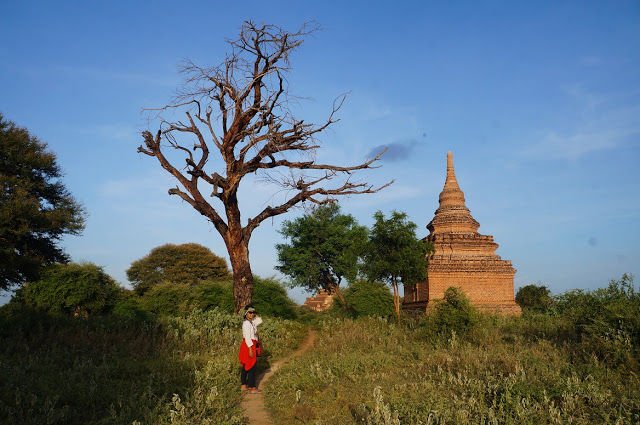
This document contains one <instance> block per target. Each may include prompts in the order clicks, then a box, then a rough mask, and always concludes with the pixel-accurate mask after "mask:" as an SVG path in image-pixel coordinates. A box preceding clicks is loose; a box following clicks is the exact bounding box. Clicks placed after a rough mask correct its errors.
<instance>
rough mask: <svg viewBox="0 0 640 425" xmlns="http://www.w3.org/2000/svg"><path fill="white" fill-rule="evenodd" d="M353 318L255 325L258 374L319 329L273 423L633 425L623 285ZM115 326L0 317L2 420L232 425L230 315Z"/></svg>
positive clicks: (289, 368) (455, 294)
mask: <svg viewBox="0 0 640 425" xmlns="http://www.w3.org/2000/svg"><path fill="white" fill-rule="evenodd" d="M264 300H265V302H266V301H268V300H269V297H265V298H264ZM271 303H272V304H273V306H274V307H277V305H278V302H274V301H271ZM265 308H266V307H265ZM354 315H355V316H357V314H355V312H354V311H352V310H347V311H342V310H338V309H336V310H335V311H333V312H331V313H328V314H320V315H317V314H312V313H310V312H307V313H303V312H298V313H296V316H297V317H298V319H297V320H285V319H277V318H271V317H266V318H265V319H266V320H265V323H264V324H263V325H262V326H261V329H260V330H261V336H262V339H263V341H265V343H266V347H267V349H268V351H269V353H268V354H270V355H271V357H270V360H267V359H266V358H262V359H261V360H260V363H259V367H260V368H261V369H263V370H264V369H265V368H267V367H268V366H269V365H268V363H267V362H268V361H273V360H275V359H277V358H281V357H283V356H285V355H287V354H288V353H290V352H291V351H292V350H294V349H295V348H296V347H297V346H298V345H299V343H300V342H301V340H302V338H303V337H304V336H305V334H306V333H307V331H308V328H309V326H314V327H315V328H317V331H318V340H317V342H316V344H315V346H314V347H313V349H311V350H310V351H308V352H306V353H305V354H304V355H303V356H302V357H298V358H296V359H295V360H293V361H291V362H290V363H289V364H287V365H285V366H284V367H283V368H281V369H280V370H279V371H278V373H276V374H275V375H274V376H273V378H272V379H271V380H270V381H269V382H268V383H267V384H266V385H265V388H263V390H264V393H263V394H264V396H265V398H266V403H267V406H268V408H269V410H270V411H271V414H272V417H273V419H274V423H275V424H277V425H289V424H318V425H320V424H336V425H342V424H367V425H381V424H384V425H390V424H411V425H419V424H639V423H640V378H639V374H640V293H638V292H637V291H636V290H635V287H634V286H633V281H632V279H631V278H630V277H629V276H627V275H624V276H623V278H622V279H620V280H619V281H612V282H611V283H610V284H609V286H608V287H607V288H602V289H598V290H596V291H591V292H585V291H569V292H567V293H565V294H561V295H559V296H556V297H554V299H553V300H552V302H551V303H546V302H545V303H544V304H543V305H542V307H541V308H540V309H538V310H536V309H534V308H532V309H528V310H526V311H525V314H524V315H523V316H522V317H511V318H507V317H493V316H487V315H480V314H479V313H477V312H476V311H475V310H474V309H473V308H472V307H471V306H470V304H469V302H468V300H466V298H465V297H464V294H462V293H461V292H459V291H456V290H455V289H453V288H452V289H450V290H447V292H446V293H445V300H444V301H443V302H442V303H439V304H437V305H436V307H435V308H434V310H433V311H432V313H430V314H429V315H426V316H424V315H422V316H420V317H405V318H403V320H402V321H401V322H400V323H397V322H395V320H393V319H391V318H382V317H380V318H376V317H366V316H365V317H358V318H354V317H353V316H354ZM127 317H128V318H127ZM127 317H123V316H117V315H115V314H111V315H104V316H99V315H94V316H91V317H87V318H83V317H79V318H73V317H64V316H60V315H50V314H46V313H44V312H42V311H39V312H38V311H35V310H32V309H30V308H29V307H27V306H25V305H21V304H19V303H12V304H9V305H7V306H4V307H2V308H0V423H1V424H5V423H7V424H25V425H31V424H33V425H36V424H38V425H40V424H71V425H74V424H127V425H133V424H139V425H142V424H161V425H162V424H174V425H187V424H196V425H197V424H211V425H213V424H221V425H225V424H227V425H231V424H238V425H239V424H243V418H242V412H241V410H240V397H241V394H240V388H239V387H240V386H239V377H238V372H239V364H238V361H237V347H238V343H239V340H240V326H241V317H240V316H238V315H233V314H229V313H225V312H223V311H221V310H219V309H217V308H214V309H212V310H208V311H202V310H195V311H192V312H190V313H188V312H177V313H176V315H174V316H172V315H164V316H163V315H155V314H146V315H142V316H135V315H132V316H130V317H129V316H127Z"/></svg>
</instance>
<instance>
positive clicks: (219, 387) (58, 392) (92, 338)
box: [0, 303, 305, 425]
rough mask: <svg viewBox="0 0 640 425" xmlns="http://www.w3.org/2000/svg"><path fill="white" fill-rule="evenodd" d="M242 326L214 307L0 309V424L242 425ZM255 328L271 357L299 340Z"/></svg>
mask: <svg viewBox="0 0 640 425" xmlns="http://www.w3.org/2000/svg"><path fill="white" fill-rule="evenodd" d="M240 322H241V318H240V317H239V316H238V315H235V314H228V313H224V312H221V311H219V310H218V309H213V310H210V311H206V312H203V311H194V312H192V313H191V314H189V315H186V316H184V317H175V318H168V319H166V320H162V321H153V320H151V321H149V320H145V321H138V320H127V321H122V320H121V318H112V317H104V316H101V317H98V316H92V317H90V318H89V319H88V320H72V319H70V318H66V317H62V316H58V317H54V316H50V315H47V314H45V313H43V312H39V311H32V310H30V309H28V308H27V307H25V306H24V305H20V304H16V303H13V304H10V305H7V306H3V307H0V372H1V376H2V379H0V423H3V424H4V423H7V424H9V423H11V424H14V423H15V424H24V425H36V424H37V425H40V424H60V425H62V424H64V425H76V424H83V425H85V424H88V425H98V424H128V425H129V424H133V423H139V424H159V425H165V424H166V425H168V424H173V425H175V424H194V425H197V424H201V425H205V424H208V425H240V424H243V423H244V422H243V419H242V416H243V415H242V409H241V407H240V397H241V395H240V386H239V379H238V369H237V365H238V361H237V347H238V343H239V341H240V338H241V331H240ZM262 327H264V330H263V329H262ZM262 327H261V334H263V335H264V337H265V338H267V339H268V349H269V351H270V354H271V355H272V356H273V357H274V358H278V357H282V356H284V355H286V354H287V353H288V352H290V351H291V350H292V349H294V348H295V347H296V346H297V345H298V344H299V343H300V340H301V338H302V336H303V335H304V333H305V328H304V327H303V326H302V325H300V324H298V323H295V322H291V321H286V320H281V319H277V318H269V319H268V320H265V323H264V324H263V325H262ZM259 367H261V368H263V369H264V368H265V367H268V365H266V364H263V363H261V364H259Z"/></svg>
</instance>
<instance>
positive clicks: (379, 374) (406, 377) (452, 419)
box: [266, 315, 640, 425]
mask: <svg viewBox="0 0 640 425" xmlns="http://www.w3.org/2000/svg"><path fill="white" fill-rule="evenodd" d="M430 325H432V323H431V322H429V321H428V320H407V321H405V322H404V323H403V324H401V325H397V324H395V323H392V322H389V321H386V320H383V319H372V318H363V319H358V320H352V319H328V320H324V321H322V322H321V323H320V325H319V328H320V332H319V338H320V339H319V341H318V343H317V345H316V348H315V349H314V350H313V351H312V352H310V353H309V354H308V355H306V356H304V357H303V358H300V359H299V360H297V361H296V362H295V363H292V364H290V365H288V366H287V367H285V368H283V369H282V370H281V371H280V372H279V373H278V374H277V375H276V376H275V377H274V379H273V380H272V381H271V382H270V383H269V386H268V389H267V390H266V397H267V403H268V406H269V408H270V409H271V411H272V412H273V415H274V418H275V423H277V424H283V425H286V424H300V423H308V424H349V423H360V424H400V423H402V424H445V423H448V424H547V423H558V424H566V423H572V424H609V423H610V424H637V423H640V381H639V379H638V374H637V373H638V369H637V363H633V362H632V361H630V362H622V363H619V364H617V365H610V364H606V363H604V362H603V361H601V360H599V359H598V358H597V357H596V356H595V355H593V356H592V355H589V353H588V352H584V351H583V350H582V349H583V348H584V347H581V343H577V342H576V343H571V342H569V341H567V340H566V339H565V338H564V336H563V335H564V333H565V332H566V331H567V327H566V323H565V322H564V321H562V320H557V319H552V318H551V319H550V318H549V317H547V316H536V315H532V316H527V317H525V318H521V319H504V318H491V317H484V318H481V319H480V322H479V323H477V324H476V326H475V327H474V329H473V330H472V331H471V332H469V333H468V334H467V335H465V336H464V337H459V336H457V335H456V334H455V333H452V334H449V335H448V336H447V337H443V336H442V335H436V334H434V332H432V330H431V329H429V327H430ZM563 339H564V341H563ZM628 354H629V355H630V356H632V355H634V353H633V351H632V350H631V348H629V352H628ZM635 354H636V355H637V353H635ZM636 359H637V357H636Z"/></svg>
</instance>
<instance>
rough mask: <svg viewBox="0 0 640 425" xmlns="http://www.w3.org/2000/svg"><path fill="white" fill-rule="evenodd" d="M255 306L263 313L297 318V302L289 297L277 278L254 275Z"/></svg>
mask: <svg viewBox="0 0 640 425" xmlns="http://www.w3.org/2000/svg"><path fill="white" fill-rule="evenodd" d="M253 281H254V283H255V288H253V306H254V307H255V308H256V310H258V312H259V313H260V314H261V315H264V316H272V317H280V318H283V319H295V318H296V317H297V311H296V304H295V303H294V302H293V301H292V300H291V299H290V298H289V296H288V295H287V291H286V290H285V288H284V287H283V286H282V285H281V284H280V282H279V281H277V280H275V279H263V278H259V277H258V276H254V278H253Z"/></svg>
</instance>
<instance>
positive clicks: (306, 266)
mask: <svg viewBox="0 0 640 425" xmlns="http://www.w3.org/2000/svg"><path fill="white" fill-rule="evenodd" d="M280 234H282V235H283V236H284V237H285V238H287V239H289V240H290V243H288V244H277V245H276V250H277V252H278V263H279V265H278V266H276V269H277V270H279V271H281V272H282V273H284V274H285V275H287V276H289V277H290V278H291V286H300V287H303V288H305V289H307V290H308V291H310V292H317V291H318V290H320V289H323V290H325V291H327V292H328V293H330V294H334V293H335V294H337V295H338V298H340V299H341V300H343V301H344V298H343V296H342V293H341V292H340V284H341V282H342V280H343V279H344V278H346V279H347V280H349V281H353V280H354V279H355V277H356V275H357V273H358V258H359V255H360V254H361V252H362V249H363V248H364V246H365V244H366V241H367V229H366V227H364V226H360V225H358V223H357V221H356V219H355V218H353V216H351V215H348V214H341V213H340V206H339V205H338V204H337V203H330V204H327V205H320V206H318V207H316V208H315V209H314V210H313V211H312V212H311V213H310V214H305V215H304V216H302V217H299V218H297V219H295V220H291V221H285V222H284V223H283V225H282V228H281V230H280Z"/></svg>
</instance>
